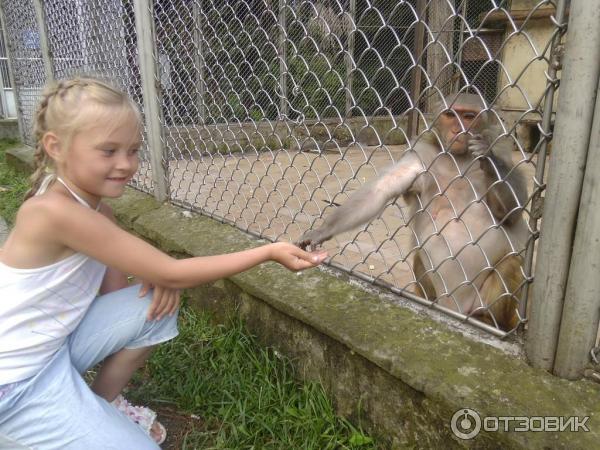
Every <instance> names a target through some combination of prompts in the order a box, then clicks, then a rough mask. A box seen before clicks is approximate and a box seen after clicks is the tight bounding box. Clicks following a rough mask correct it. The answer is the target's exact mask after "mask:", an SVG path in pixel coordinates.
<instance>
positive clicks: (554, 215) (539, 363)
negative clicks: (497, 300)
mask: <svg viewBox="0 0 600 450" xmlns="http://www.w3.org/2000/svg"><path fill="white" fill-rule="evenodd" d="M562 3H563V2H561V4H562ZM559 6H560V4H559ZM599 21H600V10H599V9H598V4H597V2H587V1H585V0H573V1H572V2H571V8H570V16H569V32H568V33H569V38H568V39H567V42H566V49H565V57H564V60H563V70H562V81H561V86H560V95H559V101H558V107H557V115H556V125H555V130H554V141H553V149H554V151H553V152H552V157H551V158H550V169H549V173H550V178H549V180H548V188H547V191H546V196H545V204H544V219H543V221H542V226H541V233H540V236H541V238H540V246H539V250H538V255H537V265H536V270H535V276H536V279H535V285H534V287H533V290H532V298H531V312H530V315H529V317H530V323H529V329H528V333H527V342H526V351H527V356H528V358H529V360H530V362H531V363H532V364H533V365H534V366H535V367H540V368H543V369H546V370H551V369H552V367H553V366H554V359H555V353H556V347H557V343H558V334H559V327H560V321H561V315H562V312H563V301H564V294H565V286H566V284H567V275H568V272H569V263H570V259H571V246H572V244H573V234H574V231H575V221H576V219H577V209H578V207H579V199H580V194H581V186H582V180H583V172H584V168H585V162H586V157H587V150H588V145H589V137H590V128H591V126H592V117H593V112H594V106H595V96H596V90H597V88H598V75H599V72H600V65H599V64H598V59H597V57H598V55H600V28H599V27H598V23H599Z"/></svg>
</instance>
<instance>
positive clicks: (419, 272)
mask: <svg viewBox="0 0 600 450" xmlns="http://www.w3.org/2000/svg"><path fill="white" fill-rule="evenodd" d="M413 272H414V273H415V278H416V280H417V283H416V285H415V293H416V294H417V295H418V296H420V297H423V298H425V299H427V300H429V301H434V300H435V299H436V298H437V295H435V288H434V287H433V283H432V282H431V280H430V279H429V274H428V273H425V265H424V264H423V261H422V259H421V252H416V253H415V255H414V257H413Z"/></svg>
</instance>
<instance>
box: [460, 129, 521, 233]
mask: <svg viewBox="0 0 600 450" xmlns="http://www.w3.org/2000/svg"><path fill="white" fill-rule="evenodd" d="M488 141H489V140H488V139H486V138H485V137H483V136H481V135H476V136H473V137H472V138H471V139H470V140H469V150H471V152H472V153H473V156H474V157H479V158H480V163H481V169H482V170H483V171H484V172H485V174H486V175H487V176H488V177H489V181H490V186H491V188H490V189H489V191H488V192H487V194H486V202H487V204H488V206H489V207H490V210H491V211H492V214H493V215H494V217H495V218H496V219H498V220H504V222H505V223H506V224H508V225H512V224H513V223H515V222H516V221H517V220H519V217H520V216H521V210H522V208H523V207H524V206H525V203H526V202H527V185H526V183H525V179H524V177H523V174H522V173H521V172H520V171H519V170H517V169H516V168H514V167H513V166H512V165H509V164H507V163H506V162H505V161H504V160H503V159H502V158H500V157H498V156H497V155H495V154H494V150H493V148H490V146H489V143H488Z"/></svg>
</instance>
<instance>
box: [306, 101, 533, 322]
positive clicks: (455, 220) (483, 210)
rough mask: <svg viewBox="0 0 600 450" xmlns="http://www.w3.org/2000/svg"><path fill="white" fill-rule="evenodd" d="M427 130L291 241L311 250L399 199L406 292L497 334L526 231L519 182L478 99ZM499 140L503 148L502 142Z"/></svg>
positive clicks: (513, 295) (494, 122)
mask: <svg viewBox="0 0 600 450" xmlns="http://www.w3.org/2000/svg"><path fill="white" fill-rule="evenodd" d="M438 103H439V108H438V109H439V111H440V112H439V113H438V114H437V115H436V116H435V118H434V121H433V124H432V125H431V127H430V128H429V129H428V130H427V132H425V133H423V134H422V135H420V136H419V137H417V138H416V139H414V140H413V141H411V143H410V144H409V147H408V149H407V150H406V151H405V152H404V154H403V155H402V156H401V158H400V159H399V160H398V161H397V162H396V163H395V164H393V165H391V166H389V167H388V168H386V169H384V170H383V171H382V173H381V174H380V175H379V176H378V177H377V178H375V179H374V180H372V181H370V182H367V183H366V184H364V185H363V186H362V187H361V188H359V189H358V190H357V191H355V192H354V193H352V194H351V195H350V196H349V198H348V199H347V201H346V202H344V203H343V204H342V205H341V206H339V207H337V208H335V209H334V210H333V212H332V213H331V214H329V215H327V216H326V217H325V219H324V222H323V224H322V225H321V226H320V227H318V228H316V229H312V230H309V231H307V232H306V233H304V234H303V235H302V236H301V237H300V239H299V240H298V241H297V242H296V244H297V245H299V246H300V247H302V248H306V247H315V246H318V245H320V244H321V243H322V242H325V241H327V240H329V239H331V238H332V237H333V236H335V235H337V234H339V233H342V232H344V231H349V230H352V229H355V228H357V227H358V226H360V225H363V224H365V223H368V222H369V221H370V220H372V219H374V218H376V217H377V216H379V215H380V214H381V212H382V211H383V210H384V209H385V208H386V206H387V205H388V204H389V202H390V201H393V200H395V199H396V198H397V197H403V199H404V201H405V202H406V204H407V205H408V208H409V215H408V217H409V219H408V223H407V225H408V226H411V227H412V229H413V239H412V241H413V242H412V245H413V248H412V249H410V252H409V254H412V258H413V262H412V270H413V273H414V277H415V282H414V285H415V291H416V292H415V293H416V294H417V295H419V296H421V297H424V298H426V299H427V300H430V301H432V302H435V303H436V304H438V305H440V306H444V307H446V308H449V309H452V310H454V311H459V312H461V313H463V314H465V315H466V316H468V317H473V318H475V319H477V320H480V321H482V322H484V323H487V324H489V325H491V326H494V327H495V328H500V329H502V330H504V331H511V330H513V329H515V328H516V327H517V326H518V324H519V323H520V317H519V315H518V312H517V311H518V292H519V291H520V289H521V288H522V287H523V285H524V283H525V277H524V275H523V271H522V265H523V261H522V257H521V253H520V249H522V248H524V245H525V241H526V239H527V237H528V228H527V225H526V223H525V220H524V218H523V208H524V206H525V204H526V202H527V200H528V196H527V187H526V182H525V178H524V176H523V175H522V174H521V172H520V171H519V170H518V167H515V166H514V164H513V163H512V160H511V157H510V151H511V150H512V149H511V147H510V146H509V145H507V142H506V141H509V140H510V138H507V136H506V135H502V133H501V131H502V129H503V128H502V125H501V123H502V122H501V120H500V118H499V117H498V116H497V115H496V114H495V113H494V112H493V111H491V110H490V109H486V107H485V104H484V102H483V101H482V99H481V98H480V96H479V95H477V94H468V93H458V94H456V93H455V94H450V95H449V96H447V97H446V98H444V99H443V100H442V101H440V102H438ZM503 138H504V139H503Z"/></svg>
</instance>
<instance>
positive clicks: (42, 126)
mask: <svg viewBox="0 0 600 450" xmlns="http://www.w3.org/2000/svg"><path fill="white" fill-rule="evenodd" d="M87 101H92V102H95V103H96V104H97V105H99V106H112V107H114V106H117V107H121V108H123V109H126V110H129V111H131V112H133V113H134V115H135V117H136V119H137V121H138V123H141V116H140V112H139V109H138V107H137V105H136V104H135V103H134V102H133V101H132V100H131V99H130V98H129V97H128V96H127V94H125V93H124V92H122V91H120V90H118V89H116V88H114V87H113V86H111V85H110V84H108V83H106V82H104V81H101V80H98V79H95V78H85V77H76V78H72V79H69V80H60V81H56V82H54V83H52V84H50V85H48V86H46V88H45V89H44V91H43V93H42V98H41V101H40V103H39V105H38V108H37V110H36V114H35V121H34V127H33V133H34V138H35V152H34V172H33V174H32V175H31V178H30V182H31V188H30V189H29V191H28V192H27V194H25V200H26V199H28V198H30V197H32V196H34V195H35V194H36V192H37V191H38V189H39V188H40V186H41V184H42V182H43V180H44V179H45V178H46V177H48V176H49V175H50V176H51V175H52V174H53V173H54V170H55V168H54V162H53V160H52V158H50V156H48V153H46V151H45V149H44V144H43V137H44V135H45V134H46V133H48V132H50V131H52V132H55V133H58V134H60V135H61V137H62V138H63V139H64V140H63V141H62V145H65V146H66V147H68V145H69V143H70V141H71V139H72V137H73V135H74V134H75V133H76V132H77V131H78V130H79V129H81V128H82V127H83V126H85V125H90V124H89V123H88V124H85V123H83V121H84V120H86V119H87V117H82V115H81V114H80V112H81V107H82V102H87Z"/></svg>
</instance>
